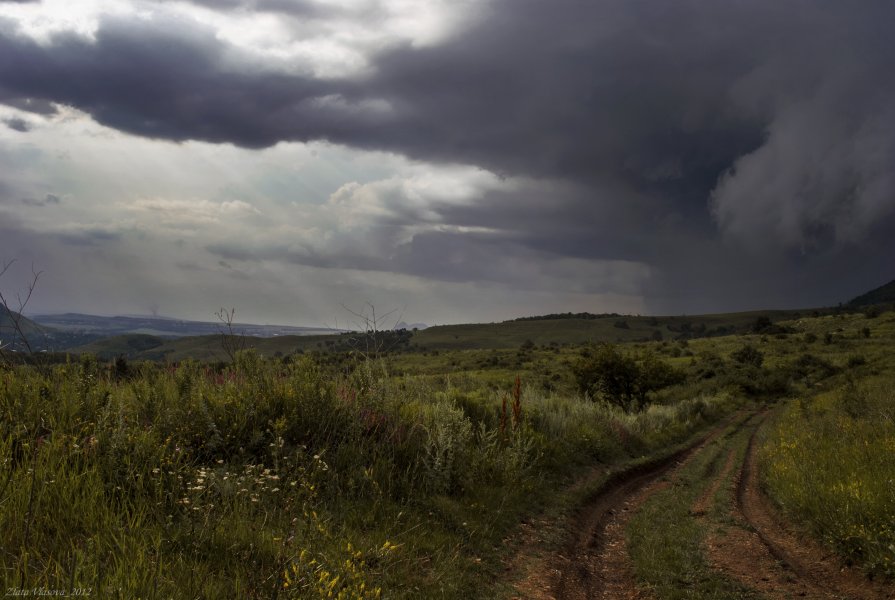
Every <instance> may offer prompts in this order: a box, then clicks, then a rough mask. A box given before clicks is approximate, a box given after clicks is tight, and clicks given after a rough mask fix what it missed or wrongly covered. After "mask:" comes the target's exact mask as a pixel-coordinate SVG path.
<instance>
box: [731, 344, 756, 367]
mask: <svg viewBox="0 0 895 600" xmlns="http://www.w3.org/2000/svg"><path fill="white" fill-rule="evenodd" d="M730 358H732V359H734V360H735V361H737V362H738V363H740V364H743V365H752V366H753V367H760V366H761V364H762V363H763V362H764V354H762V353H761V352H759V351H758V350H757V349H756V348H755V347H754V346H750V345H749V344H746V345H745V346H743V347H742V348H740V349H739V350H737V351H736V352H734V353H732V354H731V355H730Z"/></svg>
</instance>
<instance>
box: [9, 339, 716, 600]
mask: <svg viewBox="0 0 895 600" xmlns="http://www.w3.org/2000/svg"><path fill="white" fill-rule="evenodd" d="M507 383H508V385H509V384H510V383H511V382H507ZM504 393H505V392H501V391H488V390H486V389H484V388H482V387H481V386H478V387H476V385H475V383H474V382H467V384H464V385H456V384H454V383H451V382H450V381H445V382H443V383H439V384H436V383H433V382H432V381H431V380H429V379H423V378H411V377H404V378H401V377H390V376H389V374H388V373H387V372H386V371H385V367H384V365H383V364H382V363H378V362H373V361H371V362H364V363H360V364H358V365H357V368H356V369H355V370H354V371H353V372H351V373H350V374H348V375H342V376H334V375H332V374H330V373H327V372H325V371H324V370H322V368H321V367H320V366H318V365H317V364H316V363H314V362H313V361H311V360H307V359H305V360H296V361H287V362H283V361H269V360H263V359H261V358H259V357H258V356H257V355H255V354H253V353H250V352H249V353H246V352H243V353H240V354H238V355H237V356H236V360H235V361H234V363H233V364H232V365H231V366H228V367H226V368H223V369H212V368H210V367H208V366H204V365H201V364H199V363H193V362H186V363H183V364H180V365H177V366H158V365H152V364H144V365H138V366H133V365H130V366H128V367H127V368H122V365H121V364H119V365H117V367H116V368H114V369H109V368H107V367H106V366H104V365H101V364H99V363H97V362H96V361H95V360H94V359H92V358H90V357H86V358H84V359H83V360H80V361H77V362H70V363H68V364H64V365H57V366H55V367H54V368H53V369H52V371H51V372H48V373H40V372H38V371H37V370H34V369H32V368H28V367H24V366H23V367H16V368H14V369H8V370H6V371H3V372H0V460H2V461H3V465H4V469H3V470H2V471H0V557H2V560H0V565H2V567H0V578H2V581H3V584H4V585H5V586H7V587H25V588H36V587H43V588H46V589H53V590H69V589H75V588H80V589H85V588H89V589H90V590H92V593H94V594H96V595H97V596H98V597H115V596H116V595H117V596H120V597H144V598H153V597H200V598H218V597H233V596H238V597H249V598H260V597H265V598H269V597H344V598H348V597H350V598H366V597H369V598H375V597H378V596H379V595H381V594H383V593H386V594H387V595H389V596H390V597H433V596H449V597H472V596H476V595H487V589H486V588H483V587H482V586H481V580H482V576H483V574H484V573H486V572H487V570H488V569H493V568H495V564H496V559H495V558H494V557H495V556H497V554H496V553H495V550H494V548H495V547H497V546H499V545H500V541H501V540H502V539H503V537H504V536H505V535H506V534H507V531H508V530H509V528H511V527H512V526H513V525H514V524H515V523H516V522H517V521H518V518H519V516H520V515H521V514H523V513H524V512H526V511H531V510H533V509H534V508H535V507H536V506H537V503H538V501H539V499H540V498H543V497H544V496H545V495H546V494H547V491H545V490H546V489H547V488H548V487H549V486H545V485H543V484H544V483H545V482H549V481H556V480H558V478H559V477H562V476H564V475H568V474H570V473H571V472H573V471H574V468H575V466H576V465H582V464H588V463H592V462H593V461H594V460H603V461H612V460H618V459H620V458H624V457H626V456H634V455H640V454H643V453H647V452H650V451H652V450H654V449H656V448H658V447H660V446H662V445H665V444H668V443H673V442H674V441H678V440H680V439H682V438H683V437H685V436H687V435H689V434H690V433H692V431H693V430H694V429H695V428H697V427H700V426H702V425H704V424H705V423H707V422H709V421H711V420H713V419H715V418H717V417H718V416H719V415H720V414H721V413H723V412H725V411H727V410H729V409H730V408H731V406H732V402H731V400H730V399H729V398H725V397H706V398H699V399H694V400H688V401H686V402H681V403H678V404H675V405H670V406H656V407H651V408H650V409H649V410H647V411H644V412H643V413H639V414H636V415H628V414H624V413H622V412H620V411H617V410H614V409H611V408H607V407H605V406H601V405H597V404H594V403H591V402H588V401H585V400H582V399H580V398H575V397H563V396H558V395H553V394H546V393H543V392H538V391H536V390H534V389H528V388H524V387H523V388H521V389H519V391H518V393H517V397H518V403H516V404H518V406H517V407H516V410H517V413H518V414H516V415H515V416H514V420H513V423H514V425H513V426H512V427H510V426H507V424H506V422H504V423H503V426H502V425H501V406H502V404H503V401H504V399H505V398H504V396H503V394H504ZM482 557H484V559H483V558H482Z"/></svg>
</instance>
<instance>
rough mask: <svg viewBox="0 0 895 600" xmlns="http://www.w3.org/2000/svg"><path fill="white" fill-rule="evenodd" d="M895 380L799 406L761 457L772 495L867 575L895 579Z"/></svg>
mask: <svg viewBox="0 0 895 600" xmlns="http://www.w3.org/2000/svg"><path fill="white" fill-rule="evenodd" d="M893 390H895V379H893V378H892V376H891V375H890V374H889V375H886V376H883V377H878V378H876V379H874V380H867V381H865V382H862V383H855V382H854V381H853V380H847V381H846V382H845V383H843V384H841V385H840V386H839V387H837V388H836V389H834V390H832V391H830V392H827V393H825V394H822V395H819V396H817V397H815V398H813V399H807V398H806V399H802V400H800V401H799V402H796V403H794V404H793V405H791V406H790V407H789V409H788V410H787V411H786V412H785V413H784V414H783V415H782V417H781V418H780V419H779V420H778V422H777V423H776V426H775V427H774V428H773V430H772V432H771V434H770V436H769V438H768V441H767V443H766V444H765V445H764V447H763V449H762V453H761V457H762V466H763V474H764V477H765V481H766V485H767V487H768V491H769V492H770V494H771V496H772V497H773V498H774V499H775V500H776V501H777V502H778V503H779V504H780V505H781V506H782V507H783V509H784V510H785V511H786V512H787V513H788V514H789V515H790V516H792V517H793V518H794V519H796V520H797V521H799V522H802V523H804V524H805V525H806V526H807V527H809V528H810V529H812V530H813V532H814V533H816V534H817V535H818V536H819V537H820V538H821V539H823V540H824V541H826V542H827V543H828V544H829V545H830V546H832V547H834V548H836V550H837V551H838V552H839V553H841V554H842V555H844V556H845V557H847V558H848V559H850V560H852V561H854V562H856V563H858V564H861V565H863V566H864V567H865V568H866V569H867V570H868V571H870V572H876V573H880V574H885V575H888V576H895V394H893Z"/></svg>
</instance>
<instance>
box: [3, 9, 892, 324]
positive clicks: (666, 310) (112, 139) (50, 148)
mask: <svg viewBox="0 0 895 600" xmlns="http://www.w3.org/2000/svg"><path fill="white" fill-rule="evenodd" d="M892 23H895V4H893V3H891V2H885V1H882V0H871V1H868V2H863V3H860V4H859V5H846V4H843V3H840V2H834V1H832V0H824V1H807V0H799V1H794V2H787V3H780V2H773V1H771V0H754V1H751V2H739V1H732V0H731V1H727V2H717V1H709V0H683V1H680V2H675V3H669V2H663V1H660V0H624V1H623V0H611V1H610V0H594V1H593V2H580V1H576V0H552V1H550V2H546V1H536V0H479V1H473V0H429V1H419V0H333V1H330V2H322V1H319V2H318V1H314V0H291V1H290V0H218V1H211V0H192V1H183V2H181V1H167V0H157V1H152V2H149V1H137V0H105V1H100V0H85V1H83V2H71V1H62V0H59V1H56V0H53V1H48V0H45V1H43V2H37V1H29V0H16V1H14V2H10V1H2V0H0V261H9V260H15V261H16V262H15V264H14V266H13V268H11V269H10V270H9V271H8V272H7V273H6V274H5V275H4V276H3V277H2V278H0V290H3V292H4V293H5V294H7V296H10V295H14V293H15V292H16V291H22V290H23V289H24V288H25V286H26V285H27V282H28V280H29V276H30V272H31V268H32V265H33V267H34V269H36V270H39V271H41V272H42V275H41V279H40V282H39V284H38V287H37V289H36V290H35V294H34V296H33V298H32V300H31V303H30V304H29V306H28V310H27V312H28V313H30V314H40V313H60V312H81V313H88V314H105V315H116V314H147V315H148V314H160V315H165V316H169V317H174V318H181V319H190V320H199V321H213V320H214V318H215V317H214V313H215V311H217V310H218V309H219V308H221V307H225V308H235V309H236V319H237V320H238V321H241V322H247V323H275V324H282V325H300V326H321V325H328V326H333V327H338V326H340V324H343V323H350V322H351V320H352V318H353V317H352V315H351V314H350V312H349V311H346V309H345V308H343V306H347V307H348V308H349V309H350V310H354V311H362V310H363V307H364V306H365V305H366V304H367V303H369V304H370V305H373V306H375V307H376V309H377V311H379V312H380V313H385V312H387V311H391V310H395V311H397V312H396V313H395V314H398V315H400V319H401V320H403V321H406V322H408V323H414V322H424V323H427V324H430V325H431V324H449V323H464V322H488V321H502V320H506V319H512V318H515V317H522V316H528V315H538V314H547V313H562V312H583V311H587V312H592V313H604V312H618V313H625V314H656V315H659V314H663V315H674V314H700V313H710V312H732V311H741V310H753V309H766V308H781V309H783V308H809V307H819V306H829V305H835V304H837V303H839V302H845V301H847V300H849V299H850V298H852V297H854V296H856V295H858V294H860V293H863V292H865V291H867V290H869V289H871V288H874V287H877V286H879V285H882V284H884V283H886V282H888V281H890V280H892V279H893V278H895V268H893V260H892V259H893V257H895V235H892V234H893V232H895V228H893V226H895V78H893V77H892V73H893V72H895V39H893V37H892V36H891V35H890V32H889V31H888V30H889V29H890V28H891V24H892Z"/></svg>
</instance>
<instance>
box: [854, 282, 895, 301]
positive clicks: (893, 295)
mask: <svg viewBox="0 0 895 600" xmlns="http://www.w3.org/2000/svg"><path fill="white" fill-rule="evenodd" d="M890 302H891V303H895V279H893V280H892V281H890V282H889V283H887V284H885V285H881V286H879V287H878V288H875V289H872V290H870V291H869V292H867V293H864V294H861V295H860V296H858V297H857V298H853V299H851V300H850V301H849V302H848V305H849V306H871V305H873V304H888V303H890Z"/></svg>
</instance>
